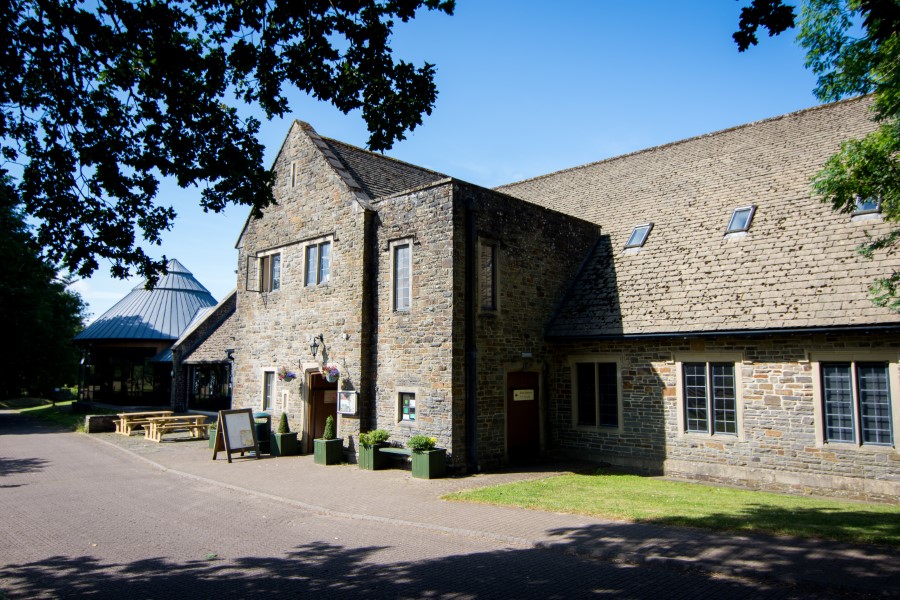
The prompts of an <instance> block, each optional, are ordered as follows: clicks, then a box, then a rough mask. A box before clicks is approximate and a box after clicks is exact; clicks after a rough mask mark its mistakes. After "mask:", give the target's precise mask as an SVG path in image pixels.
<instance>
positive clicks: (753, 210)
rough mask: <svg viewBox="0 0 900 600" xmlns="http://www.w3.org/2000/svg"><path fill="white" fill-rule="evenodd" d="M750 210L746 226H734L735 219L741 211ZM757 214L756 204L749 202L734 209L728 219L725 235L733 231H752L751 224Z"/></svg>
mask: <svg viewBox="0 0 900 600" xmlns="http://www.w3.org/2000/svg"><path fill="white" fill-rule="evenodd" d="M743 211H749V214H748V215H747V224H746V225H744V227H734V221H735V219H737V215H738V213H739V212H743ZM754 215H756V205H755V204H749V205H747V206H739V207H737V208H735V209H734V211H733V212H732V213H731V218H730V219H728V227H727V228H726V229H725V235H728V234H731V233H743V232H746V231H750V226H751V225H753V217H754Z"/></svg>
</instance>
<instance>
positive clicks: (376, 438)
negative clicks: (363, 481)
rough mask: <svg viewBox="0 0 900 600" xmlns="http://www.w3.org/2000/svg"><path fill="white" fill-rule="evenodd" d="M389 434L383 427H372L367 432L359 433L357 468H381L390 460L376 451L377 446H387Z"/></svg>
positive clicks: (370, 469)
mask: <svg viewBox="0 0 900 600" xmlns="http://www.w3.org/2000/svg"><path fill="white" fill-rule="evenodd" d="M390 437H391V434H390V433H388V432H387V431H385V430H384V429H373V430H372V431H370V432H368V433H360V434H359V468H360V469H366V470H368V471H376V470H378V469H383V468H384V467H385V465H386V464H387V463H388V461H389V460H390V457H389V456H386V455H384V454H382V453H380V452H378V449H379V448H383V447H384V446H387V441H388V438H390Z"/></svg>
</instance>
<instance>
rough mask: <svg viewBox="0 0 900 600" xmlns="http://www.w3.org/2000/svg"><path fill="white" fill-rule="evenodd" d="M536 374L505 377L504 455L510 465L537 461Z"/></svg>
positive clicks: (539, 428) (522, 373)
mask: <svg viewBox="0 0 900 600" xmlns="http://www.w3.org/2000/svg"><path fill="white" fill-rule="evenodd" d="M538 383H539V377H538V374H537V373H533V372H528V371H516V372H512V373H508V374H507V376H506V452H507V456H508V457H509V461H510V462H521V461H527V460H531V459H534V458H537V457H538V456H539V455H540V452H541V423H540V409H539V406H540V397H539V389H538V387H539V386H538Z"/></svg>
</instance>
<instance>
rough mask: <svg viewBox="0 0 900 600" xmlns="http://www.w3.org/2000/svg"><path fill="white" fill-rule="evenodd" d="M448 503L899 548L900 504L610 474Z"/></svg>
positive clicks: (502, 489) (506, 488) (528, 484)
mask: <svg viewBox="0 0 900 600" xmlns="http://www.w3.org/2000/svg"><path fill="white" fill-rule="evenodd" d="M445 499H447V500H457V501H466V502H482V503H486V504H503V505H509V506H518V507H522V508H531V509H536V510H545V511H553V512H562V513H577V514H583V515H591V516H594V517H601V518H608V519H616V520H622V521H630V522H634V523H649V524H656V525H681V526H689V527H703V528H707V529H717V530H725V531H737V532H744V533H750V532H755V533H774V534H780V535H795V536H801V537H810V538H821V539H829V540H841V541H848V542H857V543H867V544H886V545H891V546H900V506H898V505H887V504H866V503H861V502H846V501H839V500H830V499H820V498H811V497H806V496H789V495H785V494H773V493H767V492H757V491H751V490H744V489H736V488H728V487H717V486H710V485H703V484H698V483H687V482H678V481H667V480H663V479H657V478H651V477H639V476H636V475H624V474H618V473H613V472H610V471H606V470H600V471H597V472H596V473H594V474H575V473H569V474H565V475H559V476H554V477H548V478H546V479H539V480H535V481H523V482H519V483H513V484H506V485H499V486H494V487H488V488H481V489H475V490H469V491H464V492H457V493H454V494H450V495H448V496H445Z"/></svg>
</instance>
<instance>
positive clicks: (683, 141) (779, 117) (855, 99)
mask: <svg viewBox="0 0 900 600" xmlns="http://www.w3.org/2000/svg"><path fill="white" fill-rule="evenodd" d="M868 97H869V96H868V95H865V96H855V97H853V98H846V99H844V100H838V101H837V102H828V103H826V104H817V105H815V106H810V107H808V108H801V109H800V110H795V111H793V112H789V113H785V114H783V115H777V116H774V117H768V118H765V119H759V120H756V121H751V122H750V123H742V124H740V125H735V126H733V127H727V128H725V129H719V130H717V131H711V132H709V133H702V134H700V135H695V136H691V137H688V138H684V139H681V140H675V141H673V142H666V143H665V144H659V145H656V146H651V147H649V148H643V149H641V150H635V151H634V152H627V153H625V154H619V155H617V156H610V157H609V158H604V159H601V160H596V161H593V162H589V163H585V164H582V165H576V166H574V167H568V168H566V169H560V170H559V171H552V172H550V173H544V174H543V175H535V176H534V177H529V178H527V179H522V180H520V181H513V182H510V183H505V184H503V185H498V186H496V187H493V188H491V189H492V190H495V191H497V190H502V189H504V188H511V187H515V186H518V185H521V184H523V183H529V182H532V181H538V180H541V179H547V178H550V177H556V176H558V175H562V174H565V173H571V172H573V171H579V170H581V169H587V168H590V167H595V166H597V165H601V164H604V163H610V162H613V161H616V160H621V159H625V158H629V157H632V156H637V155H639V154H644V153H650V152H656V151H659V150H662V149H664V148H670V147H673V146H678V145H680V144H686V143H688V142H694V141H697V140H702V139H705V138H710V137H714V136H718V135H724V134H726V133H731V132H734V131H738V130H740V129H746V128H748V127H752V126H757V125H761V124H763V123H770V122H775V121H780V120H783V119H787V118H791V117H796V116H799V115H802V114H805V113H809V112H813V111H817V110H824V109H827V108H829V107H833V106H836V105H838V104H849V103H852V102H861V101H863V100H865V99H866V98H868Z"/></svg>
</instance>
